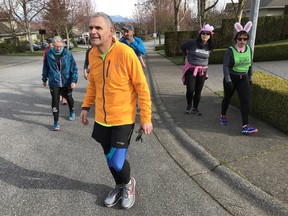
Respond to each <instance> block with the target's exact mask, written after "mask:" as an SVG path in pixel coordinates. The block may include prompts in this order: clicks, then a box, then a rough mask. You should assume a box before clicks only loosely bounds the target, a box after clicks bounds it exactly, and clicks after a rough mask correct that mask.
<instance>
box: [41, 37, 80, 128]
mask: <svg viewBox="0 0 288 216" xmlns="http://www.w3.org/2000/svg"><path fill="white" fill-rule="evenodd" d="M52 43H53V47H52V48H51V49H49V50H48V51H47V52H46V55H45V59H44V64H43V69H42V81H43V85H44V87H46V86H47V80H48V81H49V83H48V85H49V88H50V93H51V96H52V112H53V116H54V124H53V129H52V130H54V131H59V129H60V126H59V101H60V95H61V96H63V97H65V98H67V102H68V107H69V117H68V119H69V120H70V121H73V120H75V113H74V99H73V97H72V91H73V89H74V88H76V83H77V80H78V68H77V64H76V62H75V60H74V57H73V55H72V53H71V52H70V51H69V50H67V49H65V48H64V47H63V40H62V38H61V37H60V36H55V37H54V38H53V42H52Z"/></svg>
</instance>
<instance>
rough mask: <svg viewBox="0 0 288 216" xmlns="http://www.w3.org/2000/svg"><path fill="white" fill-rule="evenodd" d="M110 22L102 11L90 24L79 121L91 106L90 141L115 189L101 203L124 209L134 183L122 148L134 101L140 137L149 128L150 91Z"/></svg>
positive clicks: (128, 204)
mask: <svg viewBox="0 0 288 216" xmlns="http://www.w3.org/2000/svg"><path fill="white" fill-rule="evenodd" d="M114 32H115V29H114V26H113V22H112V20H111V18H110V17H109V16H107V15H106V14H105V13H102V12H99V13H96V14H95V15H94V16H93V17H92V18H91V19H90V22H89V35H90V41H91V44H92V46H93V48H92V49H91V51H90V53H89V66H90V74H89V76H88V85H87V90H86V94H85V97H84V102H83V104H82V111H81V114H80V120H81V122H82V123H83V124H84V125H87V124H88V120H87V115H88V112H89V109H90V107H91V106H92V105H94V103H95V104H96V108H95V123H94V129H93V133H92V137H93V138H94V139H95V140H96V141H97V142H99V143H100V144H101V146H102V148H103V150H104V154H105V156H106V159H107V164H108V167H109V169H110V171H111V173H112V175H113V177H114V180H115V183H116V186H115V189H114V190H112V191H111V192H110V193H109V194H108V196H107V197H106V199H105V200H104V204H105V205H106V206H107V207H111V206H114V205H115V204H116V203H117V202H118V201H119V200H120V199H122V202H121V205H122V207H123V208H126V209H128V208H130V207H132V206H133V204H134V202H135V184H136V181H135V179H134V178H133V177H131V176H130V165H129V163H128V161H127V159H126V154H127V150H128V147H129V144H130V139H131V136H132V132H133V129H134V124H135V119H136V101H137V97H138V103H139V105H140V107H141V113H140V126H141V130H142V132H143V133H144V134H147V135H148V134H150V133H151V132H152V130H153V126H152V116H151V115H152V114H151V113H152V112H151V99H150V91H149V87H148V84H147V81H146V77H145V75H144V72H143V69H142V66H141V63H140V61H139V60H138V58H137V56H136V55H135V53H134V50H133V49H132V48H131V47H129V46H127V45H126V44H123V43H121V42H119V41H117V40H116V39H115V38H114V37H113V35H114Z"/></svg>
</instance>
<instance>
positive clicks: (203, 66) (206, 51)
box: [180, 24, 214, 116]
mask: <svg viewBox="0 0 288 216" xmlns="http://www.w3.org/2000/svg"><path fill="white" fill-rule="evenodd" d="M213 31H214V27H213V26H210V25H209V24H206V25H204V26H203V27H202V28H201V30H200V31H199V35H198V37H197V38H196V39H192V40H188V41H186V42H184V43H183V44H181V45H180V48H181V50H182V52H183V54H184V55H185V65H184V68H183V76H182V82H183V84H184V85H186V100H187V108H186V114H190V113H191V112H192V113H193V114H194V115H196V116H201V115H202V113H201V112H200V111H199V109H198V105H199V102H200V99H201V91H202V88H203V86H204V82H205V80H206V79H207V78H208V73H207V70H208V61H209V56H210V53H211V51H212V50H213V41H212V35H213V34H214V32H213ZM192 101H193V104H192Z"/></svg>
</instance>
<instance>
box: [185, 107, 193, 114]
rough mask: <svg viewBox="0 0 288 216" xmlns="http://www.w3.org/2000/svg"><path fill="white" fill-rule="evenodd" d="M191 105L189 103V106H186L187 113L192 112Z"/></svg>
mask: <svg viewBox="0 0 288 216" xmlns="http://www.w3.org/2000/svg"><path fill="white" fill-rule="evenodd" d="M191 107H192V106H191V105H187V108H186V114H190V113H191Z"/></svg>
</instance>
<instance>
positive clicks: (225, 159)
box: [147, 49, 288, 215]
mask: <svg viewBox="0 0 288 216" xmlns="http://www.w3.org/2000/svg"><path fill="white" fill-rule="evenodd" d="M147 61H148V65H149V69H150V73H151V83H152V87H151V88H152V92H154V94H155V95H154V96H155V100H157V103H159V104H160V106H163V108H159V105H158V107H157V112H159V111H160V113H161V112H162V115H161V116H160V117H161V120H162V121H167V122H168V123H167V124H172V125H173V126H172V127H170V128H173V129H172V131H170V132H171V133H175V136H176V137H177V136H178V137H181V136H182V137H186V136H187V137H188V139H186V138H183V140H184V139H186V140H189V144H188V145H189V146H185V147H186V148H187V149H189V151H192V154H193V155H195V154H196V157H197V158H199V160H200V161H202V162H203V163H204V164H206V165H207V166H208V167H209V169H210V171H211V172H217V170H218V173H217V174H220V175H222V176H220V177H222V178H227V176H234V180H231V178H228V179H226V181H228V182H229V181H230V182H229V184H230V183H231V185H230V186H232V187H235V188H237V189H241V190H242V192H243V194H245V195H247V194H249V196H250V198H251V197H252V199H253V201H254V202H258V203H261V204H259V205H260V206H261V207H263V208H267V211H270V208H275V209H277V210H276V212H277V211H278V213H279V214H277V215H288V166H287V163H288V157H287V154H288V136H287V135H285V134H283V133H281V132H279V131H278V130H276V129H274V128H273V127H271V126H269V125H268V124H266V123H264V122H262V121H260V120H258V119H256V118H254V117H253V116H251V117H250V124H251V125H253V126H255V127H257V128H258V129H259V133H257V134H252V135H248V136H245V135H242V134H241V115H240V111H239V110H238V109H236V108H235V107H232V106H230V107H229V109H228V113H227V115H228V120H229V124H228V125H227V126H223V125H220V124H219V120H218V119H219V115H220V108H221V101H222V99H221V98H220V97H218V96H216V95H215V94H214V93H213V92H215V91H219V90H222V66H221V65H209V79H208V80H207V81H206V82H205V88H204V89H203V91H202V98H201V102H200V105H199V109H200V111H201V112H202V116H200V117H198V116H194V115H192V114H191V115H186V114H185V110H186V98H185V93H186V89H185V86H184V85H183V84H182V82H181V75H182V68H181V67H180V66H177V65H175V64H174V63H172V62H171V61H169V60H168V59H166V58H163V57H162V56H161V55H159V54H157V53H156V52H154V51H153V50H152V49H147ZM179 131H180V132H179ZM219 169H224V170H226V171H225V172H223V171H220V172H219ZM224 175H225V176H224ZM232 181H234V182H232ZM243 185H244V186H243ZM259 189H260V190H259ZM205 190H206V191H207V192H210V191H212V190H213V185H212V186H210V188H205ZM211 193H212V192H211ZM275 209H274V210H275ZM267 215H273V214H272V213H271V212H270V214H267Z"/></svg>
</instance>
